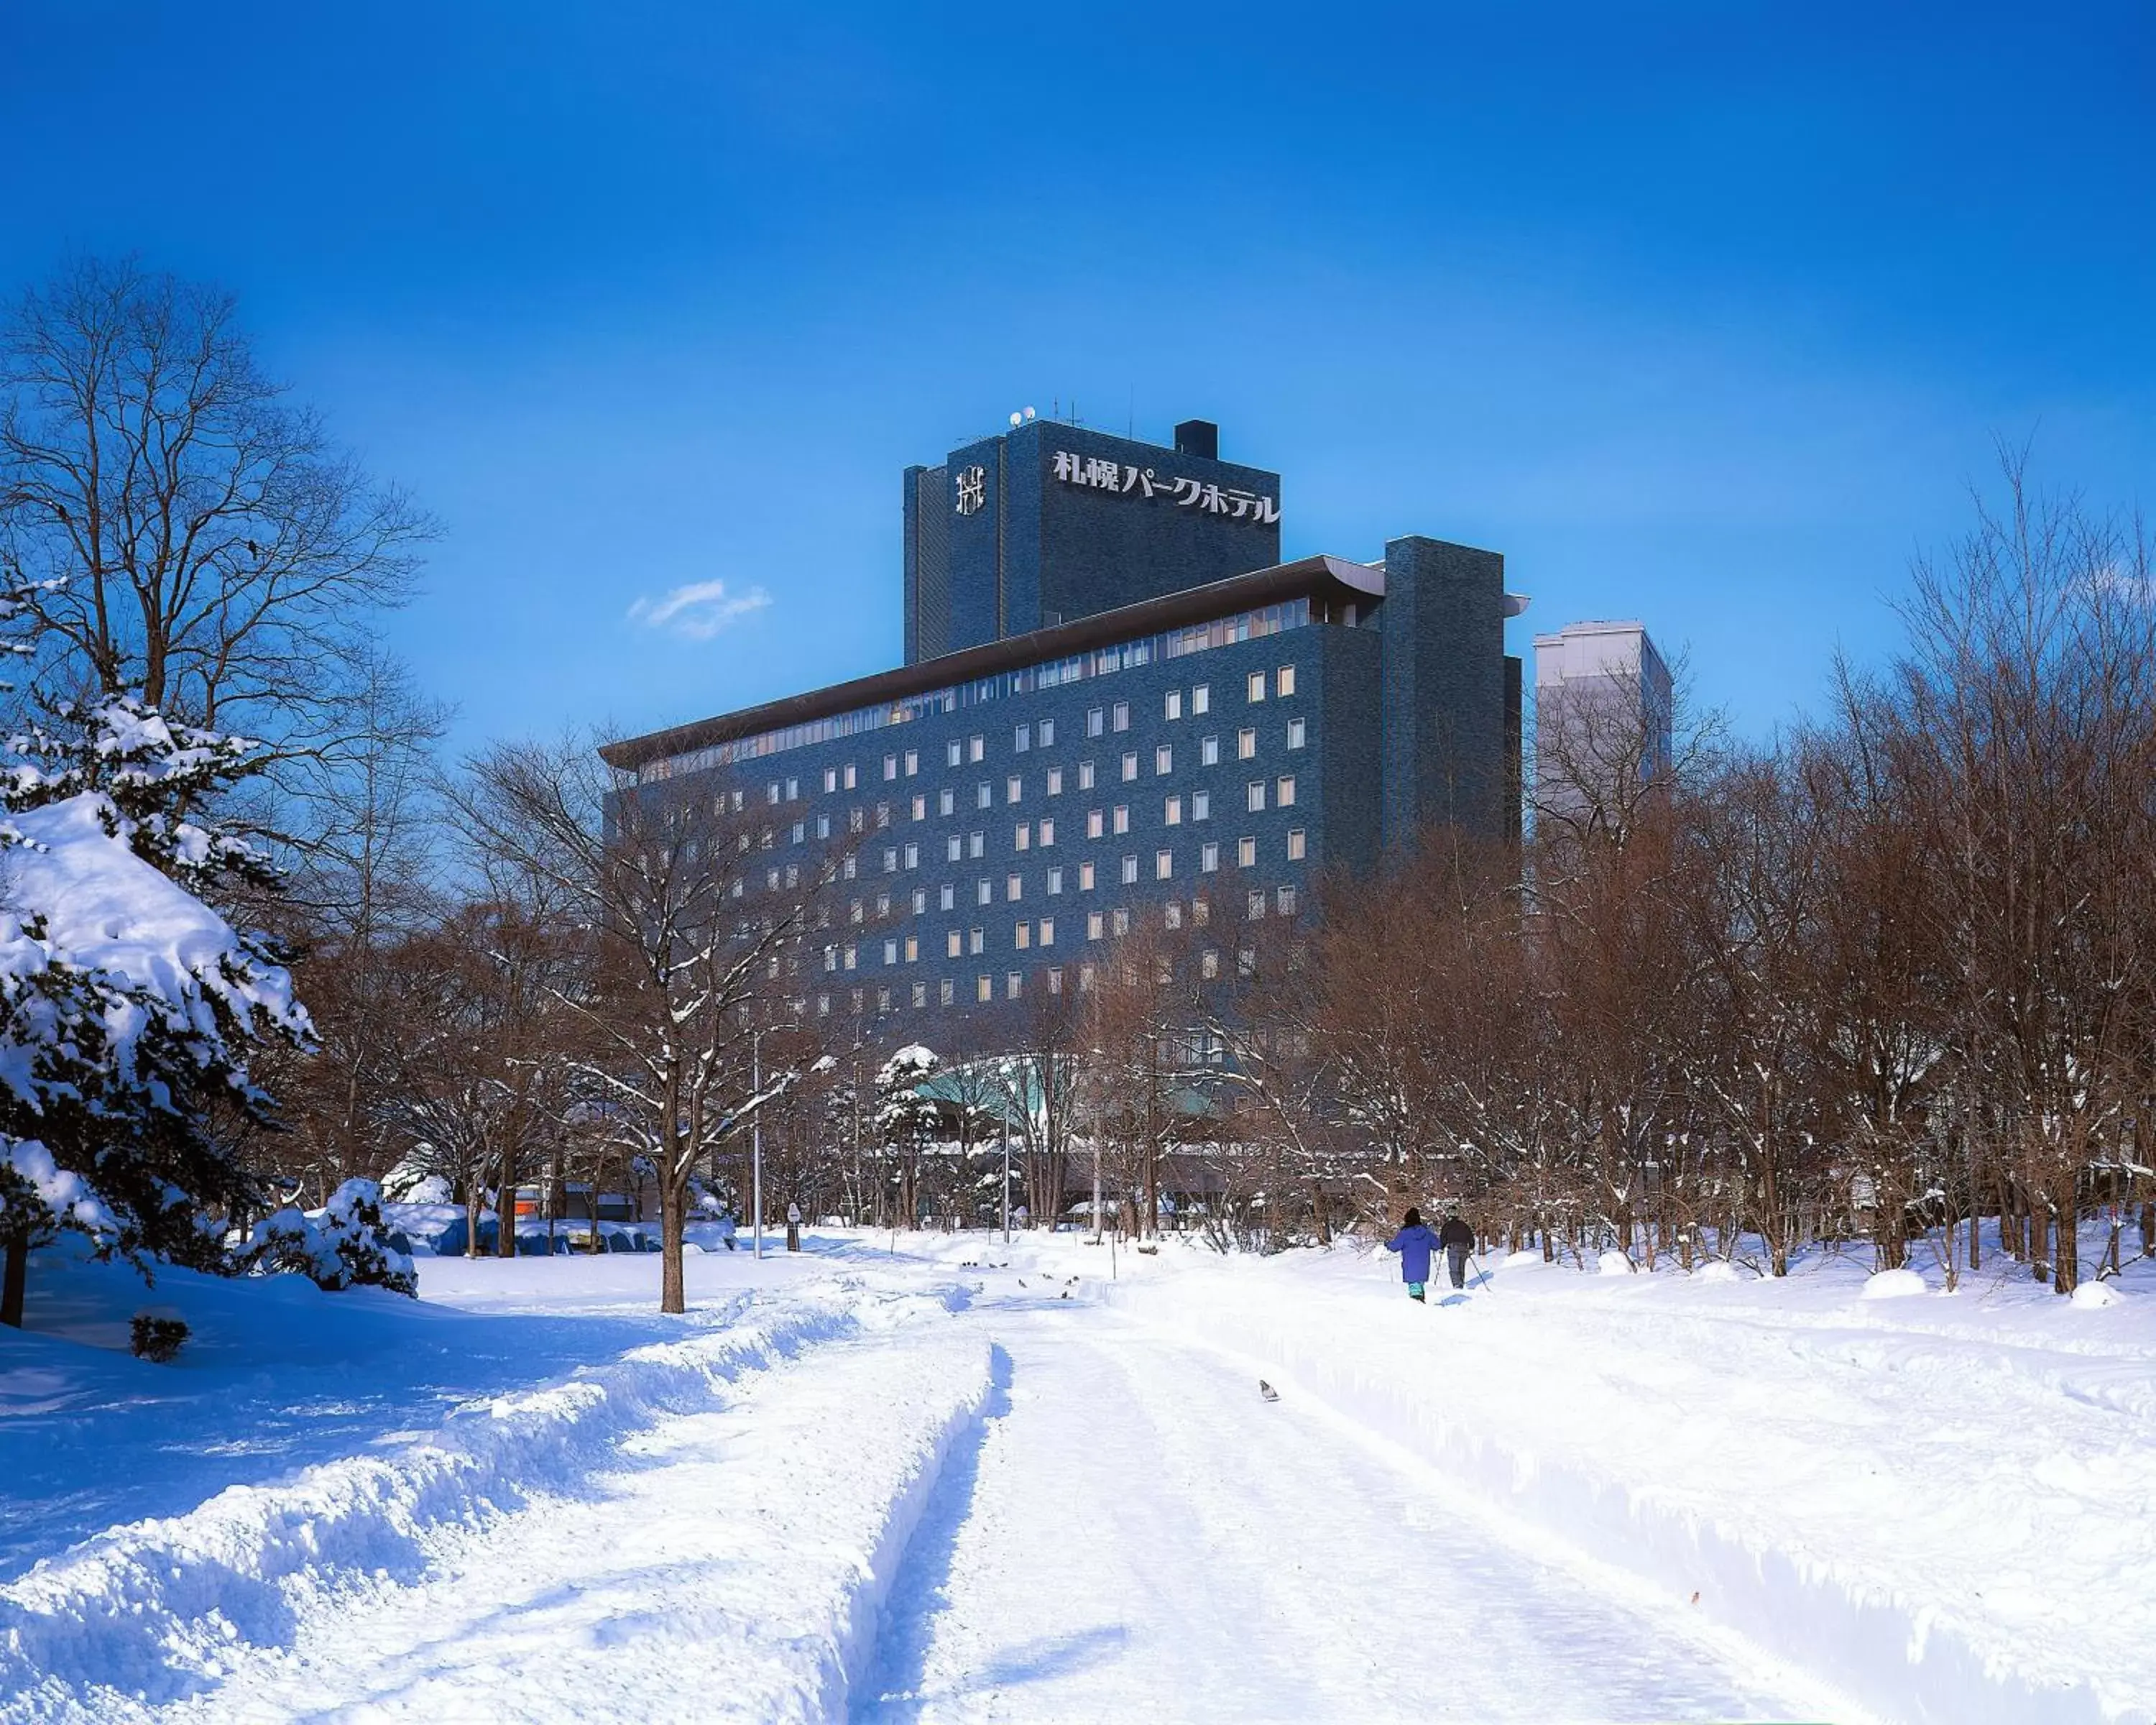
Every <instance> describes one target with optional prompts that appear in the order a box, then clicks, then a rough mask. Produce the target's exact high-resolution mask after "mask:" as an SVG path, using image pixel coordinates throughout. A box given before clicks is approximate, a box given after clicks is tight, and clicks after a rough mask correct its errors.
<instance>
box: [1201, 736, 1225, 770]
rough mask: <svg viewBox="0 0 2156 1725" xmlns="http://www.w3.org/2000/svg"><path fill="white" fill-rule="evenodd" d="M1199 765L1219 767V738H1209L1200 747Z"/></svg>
mask: <svg viewBox="0 0 2156 1725" xmlns="http://www.w3.org/2000/svg"><path fill="white" fill-rule="evenodd" d="M1198 764H1199V766H1200V767H1218V766H1219V764H1220V739H1219V737H1207V738H1206V739H1205V740H1204V742H1201V743H1199V745H1198Z"/></svg>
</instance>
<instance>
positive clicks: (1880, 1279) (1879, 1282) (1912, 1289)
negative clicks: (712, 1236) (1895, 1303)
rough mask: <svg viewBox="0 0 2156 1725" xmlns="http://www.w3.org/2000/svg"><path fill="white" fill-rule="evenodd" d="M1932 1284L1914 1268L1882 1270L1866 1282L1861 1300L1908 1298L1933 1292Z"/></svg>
mask: <svg viewBox="0 0 2156 1725" xmlns="http://www.w3.org/2000/svg"><path fill="white" fill-rule="evenodd" d="M1931 1291H1932V1290H1931V1285H1930V1284H1929V1283H1928V1282H1927V1281H1925V1280H1924V1278H1923V1276H1922V1275H1921V1274H1919V1273H1918V1272H1917V1271H1914V1270H1881V1271H1879V1272H1878V1273H1877V1274H1876V1275H1875V1276H1871V1277H1870V1278H1869V1279H1868V1280H1866V1282H1865V1284H1864V1291H1862V1292H1861V1293H1860V1294H1859V1295H1858V1296H1856V1297H1857V1298H1858V1299H1860V1300H1907V1299H1909V1298H1911V1297H1912V1296H1915V1295H1917V1294H1928V1293H1930V1292H1931Z"/></svg>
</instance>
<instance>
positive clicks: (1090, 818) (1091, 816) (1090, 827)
mask: <svg viewBox="0 0 2156 1725" xmlns="http://www.w3.org/2000/svg"><path fill="white" fill-rule="evenodd" d="M1103 819H1104V817H1103V816H1102V814H1101V811H1100V810H1099V809H1087V810H1086V837H1087V838H1089V839H1097V838H1099V837H1100V836H1101V823H1102V821H1103Z"/></svg>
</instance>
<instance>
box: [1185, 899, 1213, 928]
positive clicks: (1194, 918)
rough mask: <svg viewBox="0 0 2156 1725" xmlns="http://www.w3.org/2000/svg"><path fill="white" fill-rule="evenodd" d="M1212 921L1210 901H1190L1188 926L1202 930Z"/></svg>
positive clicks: (1211, 904)
mask: <svg viewBox="0 0 2156 1725" xmlns="http://www.w3.org/2000/svg"><path fill="white" fill-rule="evenodd" d="M1212 920H1213V903H1212V901H1211V900H1210V899H1203V898H1193V900H1191V901H1190V926H1191V927H1193V928H1203V927H1204V926H1205V925H1206V924H1207V923H1208V922H1211V921H1212Z"/></svg>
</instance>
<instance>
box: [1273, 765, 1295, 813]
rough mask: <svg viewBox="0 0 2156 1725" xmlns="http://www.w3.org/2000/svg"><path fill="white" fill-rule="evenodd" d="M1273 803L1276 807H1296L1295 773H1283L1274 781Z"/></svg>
mask: <svg viewBox="0 0 2156 1725" xmlns="http://www.w3.org/2000/svg"><path fill="white" fill-rule="evenodd" d="M1273 803H1274V805H1275V806H1276V808H1281V809H1292V808H1294V807H1295V775H1294V774H1293V773H1282V774H1281V776H1280V777H1279V778H1276V779H1275V780H1274V781H1273Z"/></svg>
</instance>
